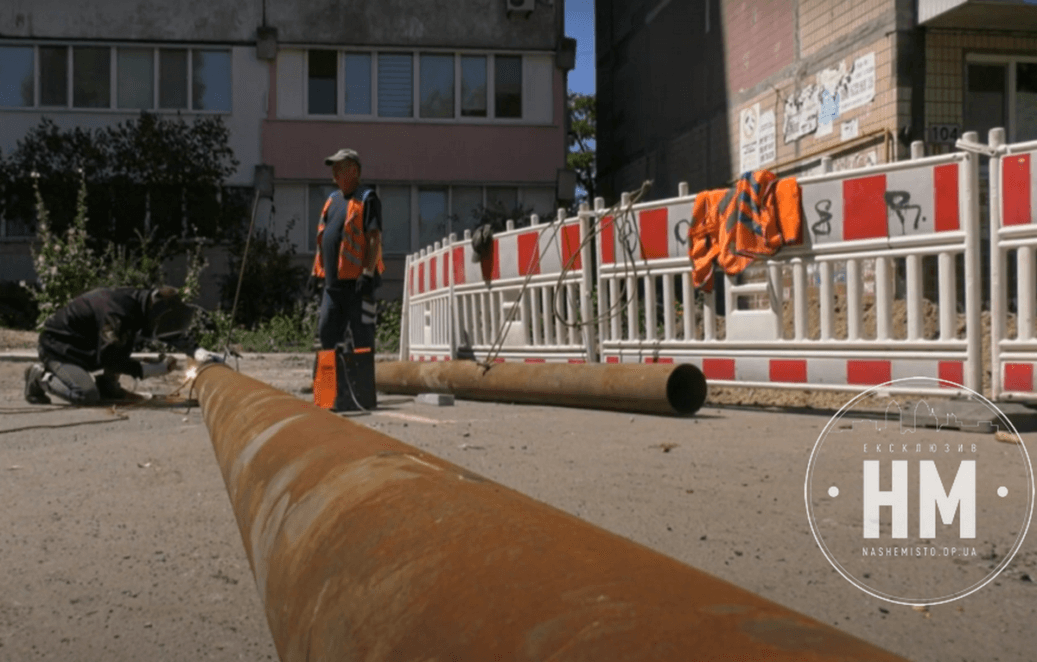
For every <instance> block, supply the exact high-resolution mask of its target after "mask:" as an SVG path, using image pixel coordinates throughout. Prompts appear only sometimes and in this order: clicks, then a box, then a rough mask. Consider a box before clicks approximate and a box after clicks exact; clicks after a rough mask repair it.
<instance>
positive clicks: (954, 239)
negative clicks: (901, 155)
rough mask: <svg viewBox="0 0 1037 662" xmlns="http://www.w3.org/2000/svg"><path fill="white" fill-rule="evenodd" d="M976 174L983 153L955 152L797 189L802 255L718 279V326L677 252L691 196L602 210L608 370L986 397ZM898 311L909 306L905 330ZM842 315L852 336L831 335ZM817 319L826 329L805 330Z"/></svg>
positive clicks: (796, 251)
mask: <svg viewBox="0 0 1037 662" xmlns="http://www.w3.org/2000/svg"><path fill="white" fill-rule="evenodd" d="M976 166H977V157H976V156H975V155H973V154H966V153H957V154H952V155H947V156H938V157H931V158H928V159H919V160H915V161H908V162H901V163H895V164H886V165H883V166H876V167H870V168H866V169H860V170H856V171H845V172H840V173H827V174H823V175H820V176H816V177H809V178H802V179H800V180H799V183H800V185H801V188H802V194H803V207H804V214H805V217H804V239H803V243H802V245H799V246H790V247H785V248H783V249H782V250H781V251H780V252H779V253H778V254H777V255H776V256H775V257H774V258H773V259H770V260H759V261H757V263H755V264H754V265H753V269H752V271H753V272H754V273H755V275H756V276H757V277H756V279H755V280H754V278H753V274H751V273H750V272H749V271H747V272H746V273H745V274H742V275H740V276H734V277H732V276H726V275H725V276H723V279H722V280H723V294H724V303H725V306H724V311H725V314H724V316H723V322H724V324H723V325H722V326H721V325H720V324H719V319H720V318H719V316H718V314H717V311H718V309H719V308H718V306H717V301H718V299H717V298H716V293H715V292H714V293H709V294H706V295H705V296H704V297H703V296H702V294H701V293H697V292H695V291H693V290H692V289H691V284H690V279H689V277H688V276H689V274H688V271H689V266H690V265H689V264H688V259H689V258H688V255H687V243H686V240H685V243H683V244H681V243H680V242H679V241H678V238H679V236H680V233H681V232H683V233H685V237H686V233H687V230H688V225H687V224H686V221H685V220H684V219H685V218H687V217H688V216H690V210H691V208H692V205H693V204H694V197H693V196H686V195H685V196H683V197H679V198H674V199H670V200H662V201H658V202H651V203H643V204H638V205H631V206H629V207H628V206H627V205H626V204H621V205H620V208H619V211H620V213H619V214H617V216H618V220H613V219H612V218H610V214H609V213H608V212H606V211H605V210H604V209H603V206H599V208H598V209H597V210H596V211H597V212H598V214H599V216H600V217H601V218H602V222H601V227H602V239H601V242H600V247H599V251H598V259H599V283H598V292H599V297H598V301H599V314H602V315H604V316H605V317H607V318H608V319H607V321H603V322H602V323H601V324H600V325H599V337H600V338H601V356H602V360H603V361H635V362H641V361H675V362H691V363H694V364H696V365H699V366H700V367H701V368H702V369H703V371H704V373H705V374H706V377H707V378H708V379H711V380H713V381H716V382H717V383H719V384H729V385H737V384H744V385H753V386H757V387H760V386H771V387H788V388H842V389H846V390H854V389H856V388H857V387H858V386H861V385H871V384H874V383H882V381H874V380H875V379H878V378H879V377H886V379H885V380H884V381H888V380H889V379H896V378H899V377H913V376H928V377H935V378H943V379H948V380H949V381H954V382H956V383H959V384H962V385H964V386H966V387H968V388H970V389H973V390H979V389H980V388H981V373H980V351H981V345H980V335H979V334H980V330H979V306H980V301H979V298H978V296H976V294H977V291H978V290H977V288H976V285H978V283H979V279H978V268H979V259H978V258H979V242H978V239H979V226H978V217H977V214H978V210H977V205H976V184H975V182H976ZM682 193H686V192H685V191H682ZM635 233H639V234H637V235H635ZM623 242H625V243H623ZM635 249H636V250H635ZM631 254H633V258H634V259H633V260H631V259H630V257H629V256H630V255H631ZM926 255H928V256H933V258H935V259H934V260H933V262H934V263H935V266H936V268H937V274H936V275H937V278H936V279H935V282H934V283H932V284H931V285H930V288H932V287H935V290H936V298H937V299H938V304H939V306H940V309H941V313H940V319H939V329H938V333H937V336H936V337H924V334H923V330H924V328H925V324H924V322H925V315H926V308H925V302H924V299H923V289H924V285H925V276H926V275H927V274H925V273H924V272H923V262H922V257H923V256H926ZM959 260H960V261H961V262H962V263H963V264H964V267H963V269H962V268H961V267H959V266H958V265H959ZM866 273H867V274H871V276H870V281H871V282H870V283H869V285H870V286H871V287H870V292H866V291H865V287H864V280H865V274H866ZM959 277H960V278H961V280H962V281H963V282H965V283H966V284H967V286H966V289H965V296H964V297H963V298H964V299H965V314H966V318H967V324H966V325H965V326H966V331H965V334H964V336H962V335H961V334H959V332H958V323H957V306H958V299H959V297H958V294H959V292H958V287H959V286H958V281H959ZM897 280H899V281H900V283H901V284H902V288H903V290H905V291H904V292H903V293H902V294H901V295H900V298H901V299H902V301H900V302H897V290H898V288H897V287H895V286H894V282H895V281H897ZM837 281H839V282H837ZM815 283H816V284H817V285H816V286H815V285H813V284H815ZM837 290H838V295H839V297H838V299H837V297H836V294H837ZM930 294H931V292H930ZM866 298H868V299H869V304H870V305H868V306H867V307H866V306H865V299H866ZM895 305H896V306H899V307H902V308H904V309H906V319H905V320H904V321H903V322H898V321H896V320H895V318H894V315H893V311H894V307H895ZM811 309H813V310H811ZM837 309H838V310H839V316H840V317H841V319H842V321H843V326H844V327H845V331H840V332H837V325H836V324H835V321H836V319H837V315H836V311H837ZM868 309H870V310H869V316H866V315H865V312H866V310H868ZM612 310H622V311H623V314H622V315H608V312H609V311H612ZM811 312H813V313H814V315H815V316H817V317H819V318H820V320H819V321H820V330H819V332H818V331H814V332H811V330H810V329H809V328H808V324H807V322H808V319H809V318H810V314H811ZM624 318H625V319H624ZM789 318H791V321H792V323H793V324H792V326H793V327H794V329H793V331H792V332H791V334H790V333H789V332H788V331H787V330H786V322H787V320H788V319H789ZM872 319H874V320H875V321H870V320H872ZM897 319H899V318H897ZM897 324H902V325H903V326H902V327H898V326H897Z"/></svg>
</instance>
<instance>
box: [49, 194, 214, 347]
mask: <svg viewBox="0 0 1037 662" xmlns="http://www.w3.org/2000/svg"><path fill="white" fill-rule="evenodd" d="M34 182H35V180H34ZM34 192H35V196H36V216H37V239H38V242H37V245H36V246H35V247H34V248H33V261H34V265H35V267H36V275H37V279H38V281H39V282H38V286H37V288H36V289H34V290H32V296H33V298H34V300H35V302H36V305H37V308H38V314H37V317H36V328H37V330H40V329H42V328H43V323H44V322H45V321H46V320H47V318H48V317H50V316H51V315H53V314H54V313H55V312H57V311H58V310H60V309H61V308H62V307H64V306H65V305H66V304H67V303H68V302H69V301H71V300H72V299H74V298H75V297H77V296H79V295H80V294H82V293H83V292H87V291H89V290H92V289H94V288H96V287H140V288H146V287H154V286H155V285H158V284H160V283H163V282H164V281H165V272H164V270H163V268H162V265H163V263H164V262H165V261H166V259H168V258H169V257H170V256H172V254H173V253H174V252H175V250H176V242H175V241H174V240H172V239H167V240H166V241H165V242H163V243H161V244H160V243H158V242H156V241H155V240H154V236H153V235H151V236H149V237H143V236H142V235H140V233H139V232H138V233H137V238H138V241H139V246H138V247H130V246H116V245H115V244H112V243H109V244H108V246H107V247H106V248H105V250H104V252H103V253H102V254H100V255H98V254H97V253H96V252H95V251H94V250H93V249H92V248H91V247H90V246H89V244H88V233H87V224H88V222H89V221H88V214H87V207H86V199H87V186H86V178H85V177H84V176H83V175H82V173H80V180H79V190H78V193H77V198H76V200H77V202H76V211H75V216H74V217H73V219H72V222H71V223H70V224H69V225H68V228H67V229H66V230H65V232H64V233H57V232H54V231H53V230H52V224H51V216H50V212H49V211H48V208H47V205H46V204H45V203H44V201H43V196H42V195H41V194H40V190H39V187H38V186H34ZM206 266H207V265H206V263H205V261H204V260H203V259H202V256H201V245H200V244H197V245H196V246H195V249H194V251H193V252H192V255H191V256H190V258H189V260H188V270H187V278H186V283H185V284H186V286H187V287H186V288H185V290H186V291H185V297H184V298H185V299H186V300H188V301H190V300H192V299H193V298H195V297H197V293H198V282H199V280H200V277H201V272H202V271H203V270H204V269H205V267H206Z"/></svg>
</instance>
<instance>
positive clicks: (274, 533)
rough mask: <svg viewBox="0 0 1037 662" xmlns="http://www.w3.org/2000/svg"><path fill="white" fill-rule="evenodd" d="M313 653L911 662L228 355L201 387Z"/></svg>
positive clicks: (245, 532) (284, 646)
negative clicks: (319, 404)
mask: <svg viewBox="0 0 1037 662" xmlns="http://www.w3.org/2000/svg"><path fill="white" fill-rule="evenodd" d="M194 388H195V392H196V393H197V395H198V400H199V402H200V405H201V409H202V413H203V415H204V418H205V423H206V425H207V426H208V428H209V432H210V435H211V437H212V443H213V448H214V450H215V453H216V458H217V461H218V462H219V465H220V468H221V470H222V472H223V477H224V480H225V482H226V485H227V491H228V494H229V495H230V500H231V504H232V506H233V509H234V513H235V516H236V517H237V520H238V526H239V528H240V531H241V537H242V541H243V542H244V546H245V551H246V552H247V554H248V557H249V561H250V563H251V566H252V570H253V573H254V574H255V578H256V584H257V587H258V590H259V595H260V598H261V599H262V601H263V604H264V607H265V611H266V616H267V622H268V623H269V625H270V630H271V633H272V635H273V639H274V642H275V644H276V646H277V651H278V655H279V656H280V658H281V660H282V661H284V662H296V661H302V660H367V661H370V662H380V661H383V660H433V659H434V660H549V659H551V660H555V659H565V660H594V661H597V660H620V659H622V660H631V661H634V662H636V661H639V660H690V659H721V658H723V659H753V660H763V659H766V660H772V661H775V662H779V661H792V660H797V661H798V660H806V659H809V660H815V661H817V662H826V661H832V662H834V661H835V660H857V661H873V662H880V661H885V662H894V661H896V660H901V658H899V657H896V656H894V655H892V654H890V653H887V652H885V651H882V650H880V649H878V648H876V647H875V646H872V645H871V644H868V643H866V642H863V641H861V640H859V639H856V638H854V637H852V636H850V635H848V634H845V633H843V632H840V631H838V630H836V629H834V628H832V627H830V626H827V625H824V624H822V623H819V622H817V621H815V620H812V619H810V618H807V617H805V616H803V615H800V614H797V613H795V612H793V611H790V610H788V609H786V608H784V607H781V606H779V605H776V604H774V603H772V602H770V601H768V600H765V599H763V598H761V597H759V596H757V595H754V594H752V593H750V592H749V591H746V590H744V589H741V588H738V587H736V586H734V585H732V584H729V583H727V582H725V581H722V580H720V579H717V578H715V577H712V576H710V575H707V574H705V573H703V572H701V571H699V570H696V569H694V568H691V567H689V566H687V565H684V564H682V563H680V562H678V561H675V560H673V559H670V558H667V557H665V556H663V555H661V554H658V553H656V552H654V551H651V550H649V549H647V548H645V547H642V546H641V545H638V544H635V543H633V542H630V541H629V540H626V539H624V538H621V537H619V536H616V535H614V534H612V533H609V532H607V531H604V530H603V529H599V528H597V527H595V526H592V525H591V524H588V523H586V522H584V521H582V520H580V519H577V518H576V517H573V516H571V515H568V514H566V513H563V512H561V511H559V510H556V509H554V508H551V507H550V506H547V505H544V504H542V503H539V502H537V501H535V500H533V499H531V498H529V497H526V496H523V495H522V494H519V493H518V492H515V491H514V490H510V489H508V488H506V487H503V486H501V485H499V484H497V483H493V482H491V481H489V480H486V479H484V478H482V477H480V476H478V475H475V474H473V473H471V472H469V471H467V470H465V469H462V468H461V467H458V466H456V465H453V464H450V463H448V462H444V461H443V460H440V459H438V458H436V457H434V456H431V455H428V454H426V453H423V452H422V451H419V450H417V449H415V448H413V447H411V446H407V445H406V444H403V443H402V442H400V441H397V440H395V439H393V438H391V437H387V436H385V435H383V434H380V433H378V432H375V431H373V430H370V429H368V428H366V427H363V426H360V425H356V424H354V423H352V422H350V421H348V420H345V419H342V418H340V417H338V416H336V415H335V414H332V413H330V412H327V411H324V410H321V409H318V408H316V407H314V406H313V405H311V404H309V403H307V402H304V401H302V400H300V399H298V398H296V397H295V396H292V395H290V394H288V393H285V392H283V391H278V390H277V389H274V388H272V387H270V386H268V385H266V384H263V383H262V382H259V381H256V380H254V379H252V378H249V377H246V376H244V375H241V374H239V373H236V372H234V371H233V370H231V369H230V368H228V367H226V366H223V365H211V366H208V367H206V368H204V369H203V370H202V371H201V372H200V373H199V375H198V377H197V379H196V380H195V383H194Z"/></svg>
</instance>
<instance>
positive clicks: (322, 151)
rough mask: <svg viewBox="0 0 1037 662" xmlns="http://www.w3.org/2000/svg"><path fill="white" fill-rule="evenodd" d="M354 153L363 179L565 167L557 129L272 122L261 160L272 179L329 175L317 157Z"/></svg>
mask: <svg viewBox="0 0 1037 662" xmlns="http://www.w3.org/2000/svg"><path fill="white" fill-rule="evenodd" d="M341 147H352V148H353V149H355V150H357V151H358V152H360V158H361V159H362V161H363V164H364V178H365V179H379V180H407V181H443V182H449V181H465V180H471V181H483V182H485V181H541V182H553V181H554V180H555V178H556V176H557V170H558V168H561V167H563V166H564V165H565V160H564V152H563V147H564V133H563V131H562V129H561V128H560V127H554V126H549V127H543V126H499V125H498V126H491V125H471V124H467V125H464V124H462V125H445V124H418V123H398V122H392V123H390V122H363V123H361V122H320V121H292V120H275V121H266V122H264V123H263V161H264V162H265V163H267V164H270V165H273V166H274V175H275V176H276V177H277V179H323V178H326V177H329V175H328V168H327V167H326V166H325V165H324V157H325V156H328V155H329V154H333V153H334V152H335V151H336V150H338V149H339V148H341Z"/></svg>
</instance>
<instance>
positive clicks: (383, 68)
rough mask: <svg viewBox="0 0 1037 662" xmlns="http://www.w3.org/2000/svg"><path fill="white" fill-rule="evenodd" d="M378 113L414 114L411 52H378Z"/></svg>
mask: <svg viewBox="0 0 1037 662" xmlns="http://www.w3.org/2000/svg"><path fill="white" fill-rule="evenodd" d="M378 115H379V116H381V117H413V116H414V58H413V57H411V55H410V54H409V53H407V54H401V53H379V54H378Z"/></svg>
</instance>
